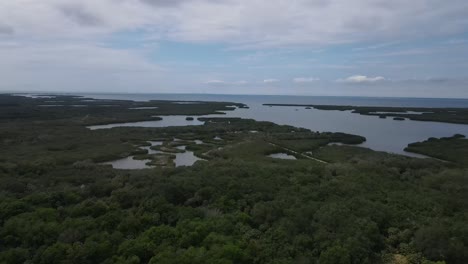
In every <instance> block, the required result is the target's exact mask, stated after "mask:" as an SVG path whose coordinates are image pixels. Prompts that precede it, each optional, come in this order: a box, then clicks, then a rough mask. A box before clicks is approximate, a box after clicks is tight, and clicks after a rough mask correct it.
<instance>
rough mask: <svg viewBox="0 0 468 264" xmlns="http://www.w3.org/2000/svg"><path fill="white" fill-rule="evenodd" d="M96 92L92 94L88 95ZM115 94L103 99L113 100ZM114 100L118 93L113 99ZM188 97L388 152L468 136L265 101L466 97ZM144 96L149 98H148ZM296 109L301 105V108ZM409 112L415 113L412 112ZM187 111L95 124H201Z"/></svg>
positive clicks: (397, 102)
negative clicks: (355, 138) (349, 137)
mask: <svg viewBox="0 0 468 264" xmlns="http://www.w3.org/2000/svg"><path fill="white" fill-rule="evenodd" d="M87 96H92V95H87ZM109 96H110V95H101V96H98V97H99V98H106V97H108V98H109V99H113V98H112V97H109ZM132 96H133V95H126V96H125V98H126V99H131V100H139V101H142V98H141V97H139V96H136V95H135V96H134V97H132ZM152 96H153V98H151V97H149V96H146V98H145V100H148V99H165V100H171V99H172V100H180V97H181V96H180V95H174V97H171V95H157V94H155V95H152ZM114 99H115V98H114ZM184 99H187V100H207V101H210V100H211V101H214V100H218V101H233V102H240V103H246V104H247V105H248V106H249V107H250V108H249V109H244V108H237V109H235V110H234V111H226V115H210V116H207V117H242V118H250V119H255V120H258V121H270V122H274V123H277V124H280V125H291V126H296V127H303V128H308V129H311V130H312V131H319V132H344V133H350V134H356V135H361V136H364V137H366V139H367V141H366V142H365V143H363V144H361V146H363V147H367V148H371V149H373V150H377V151H386V152H392V153H398V154H403V155H409V156H415V157H421V156H420V155H417V154H412V153H407V152H405V151H404V150H403V149H404V148H405V147H406V146H407V145H408V144H409V143H413V142H418V141H423V140H426V139H428V138H429V137H448V136H453V135H454V134H463V135H467V136H468V125H462V124H450V123H439V122H425V121H413V120H404V121H398V120H393V118H386V119H382V118H379V117H378V116H368V115H359V114H355V113H351V111H337V110H317V109H314V108H312V109H305V108H303V107H300V108H298V107H288V106H273V107H269V106H264V105H262V104H263V103H300V104H337V105H340V104H341V105H370V106H372V105H375V106H407V107H411V106H412V107H448V106H451V107H468V101H467V100H462V99H415V98H390V99H389V98H342V97H336V98H333V97H291V96H275V97H271V96H270V97H268V96H258V97H255V96H251V97H249V96H215V95H206V96H205V95H185V97H184ZM143 101H144V100H143ZM296 109H297V110H296ZM407 113H410V112H407ZM185 118H186V116H164V117H163V120H162V121H145V122H135V123H127V124H111V125H103V126H93V127H90V128H91V129H97V128H111V127H117V126H143V127H165V126H186V125H202V124H203V122H200V121H198V120H197V119H196V118H195V120H193V121H187V120H185Z"/></svg>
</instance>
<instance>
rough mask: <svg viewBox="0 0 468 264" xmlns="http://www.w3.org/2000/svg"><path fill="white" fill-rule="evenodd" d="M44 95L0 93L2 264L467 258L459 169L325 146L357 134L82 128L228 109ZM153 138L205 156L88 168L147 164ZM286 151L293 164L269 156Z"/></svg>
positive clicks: (211, 125) (263, 127)
mask: <svg viewBox="0 0 468 264" xmlns="http://www.w3.org/2000/svg"><path fill="white" fill-rule="evenodd" d="M42 100H45V99H29V98H17V97H13V96H7V95H4V96H0V113H1V114H0V139H1V141H0V263H47V264H49V263H80V264H81V263H85V264H86V263H106V264H107V263H174V264H175V263H177V264H178V263H182V264H183V263H277V264H279V263H317V264H332V263H333V264H334V263H344V264H348V263H349V264H361V263H363V264H365V263H414V264H416V263H418V264H419V263H425V264H431V263H432V264H435V263H448V264H450V263H455V264H462V263H467V262H468V228H467V225H466V223H467V222H468V213H467V211H468V210H467V209H468V203H467V199H466V193H467V192H468V183H467V177H468V176H467V175H468V169H467V167H466V166H465V164H462V163H461V164H453V163H447V162H439V161H436V160H432V159H414V158H408V157H403V156H399V155H391V154H387V153H381V152H374V151H372V150H368V149H363V148H359V147H352V146H335V145H330V143H332V142H337V143H348V144H349V143H354V144H357V143H361V142H362V141H363V140H365V139H364V138H362V137H359V136H354V135H347V134H343V133H316V132H312V131H309V130H306V129H301V128H295V127H291V126H280V125H276V124H273V123H270V122H256V121H254V120H244V119H239V118H204V119H203V121H205V125H202V126H185V127H166V128H138V127H119V128H113V129H102V130H89V129H86V128H85V126H86V125H89V124H95V123H105V121H106V120H112V122H116V121H117V122H120V121H122V120H128V119H139V118H142V119H145V118H151V116H153V115H158V114H161V112H157V111H164V112H166V113H170V112H169V110H168V109H166V110H163V109H165V107H167V108H169V107H173V108H172V110H173V111H174V113H178V114H181V113H187V114H189V113H190V114H191V115H195V112H196V113H199V114H202V113H206V112H209V111H212V112H216V111H220V110H223V109H225V108H226V107H227V106H228V105H233V104H232V103H214V104H211V103H206V104H205V105H204V106H203V107H200V108H196V107H195V104H193V105H189V106H187V104H173V103H171V102H159V101H158V102H156V101H152V102H149V103H134V104H135V105H138V107H140V106H141V105H142V104H144V105H153V106H157V107H158V108H157V109H142V110H129V109H128V106H129V105H130V104H131V103H130V102H127V101H125V103H123V105H122V106H114V107H113V108H114V109H113V110H111V111H110V110H102V109H101V107H98V106H87V107H76V108H79V109H75V108H72V107H70V108H68V107H46V108H47V109H43V108H42V107H39V106H38V104H43V103H44V102H43V101H42ZM48 100H51V99H48ZM57 100H58V99H57ZM64 100H68V101H69V102H70V104H71V103H73V104H76V102H74V101H75V100H82V99H80V98H74V97H66V98H65V99H64ZM99 101H100V104H113V101H110V102H108V101H106V100H99ZM119 102H120V101H119ZM85 103H88V102H83V104H85ZM89 103H92V104H97V103H95V102H89ZM119 104H120V103H119ZM192 106H193V107H195V108H193V109H191V107H192ZM65 108H66V109H65ZM102 108H105V107H102ZM106 109H107V108H106ZM113 112H114V113H115V114H112V113H113ZM127 112H130V113H127ZM86 116H88V117H89V119H88V118H85V117H86ZM84 118H85V119H84ZM83 119H84V120H85V121H82V122H81V121H80V120H83ZM86 120H87V121H86ZM90 120H92V121H90ZM251 131H256V133H252V132H251ZM217 136H218V137H220V138H222V140H215V137H217ZM176 139H177V140H176ZM195 140H201V143H200V142H198V143H196V142H195ZM463 140H465V139H463ZM148 141H163V142H164V143H163V145H162V146H157V147H156V148H162V147H165V148H167V149H174V148H175V147H177V146H180V145H186V146H187V150H190V151H194V153H195V155H197V156H198V157H201V158H203V159H205V160H206V161H199V162H197V163H195V165H194V166H192V167H178V168H170V167H169V168H167V167H164V166H156V167H155V168H153V169H144V170H115V169H112V168H111V167H110V166H103V165H98V164H97V163H98V162H101V161H108V160H112V159H115V158H119V157H127V156H129V155H141V157H142V158H144V157H145V155H146V154H147V152H146V151H143V152H142V151H141V148H140V147H141V146H146V147H148V146H149V143H148ZM288 151H289V152H295V153H297V154H294V155H295V156H296V157H297V158H298V159H297V160H280V159H273V158H269V157H267V155H268V154H271V153H278V152H288ZM302 154H304V155H302ZM308 156H310V157H313V158H316V159H320V160H324V161H326V162H329V163H323V162H319V161H317V160H314V159H310V158H307V157H308ZM166 158H169V159H170V158H171V157H170V156H168V157H166ZM161 159H163V158H161ZM158 161H160V160H157V159H154V161H153V162H154V163H158ZM161 162H162V163H163V162H164V161H161ZM162 163H161V164H162ZM155 165H158V164H155Z"/></svg>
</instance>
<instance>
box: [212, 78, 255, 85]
mask: <svg viewBox="0 0 468 264" xmlns="http://www.w3.org/2000/svg"><path fill="white" fill-rule="evenodd" d="M204 83H205V84H210V85H244V84H247V83H248V82H247V81H234V82H227V81H223V80H217V79H213V80H209V81H206V82H204Z"/></svg>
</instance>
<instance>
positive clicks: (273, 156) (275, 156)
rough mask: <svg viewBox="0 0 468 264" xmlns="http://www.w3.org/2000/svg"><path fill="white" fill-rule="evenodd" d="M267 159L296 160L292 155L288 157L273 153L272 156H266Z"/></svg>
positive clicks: (284, 154) (287, 155) (285, 154)
mask: <svg viewBox="0 0 468 264" xmlns="http://www.w3.org/2000/svg"><path fill="white" fill-rule="evenodd" d="M268 157H270V158H274V159H285V160H295V159H296V157H294V156H293V155H289V154H287V153H274V154H270V155H268Z"/></svg>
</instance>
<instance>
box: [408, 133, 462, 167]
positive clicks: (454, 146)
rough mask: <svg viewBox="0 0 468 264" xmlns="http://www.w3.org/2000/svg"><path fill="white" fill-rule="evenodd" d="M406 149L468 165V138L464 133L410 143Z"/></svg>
mask: <svg viewBox="0 0 468 264" xmlns="http://www.w3.org/2000/svg"><path fill="white" fill-rule="evenodd" d="M405 151H409V152H414V153H419V154H424V155H426V156H430V157H434V158H438V159H441V160H445V161H451V162H455V163H459V164H462V165H464V166H468V139H466V138H465V136H464V135H454V136H453V137H446V138H440V139H437V138H429V139H428V140H426V141H423V142H416V143H412V144H409V145H408V147H407V148H406V149H405Z"/></svg>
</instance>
